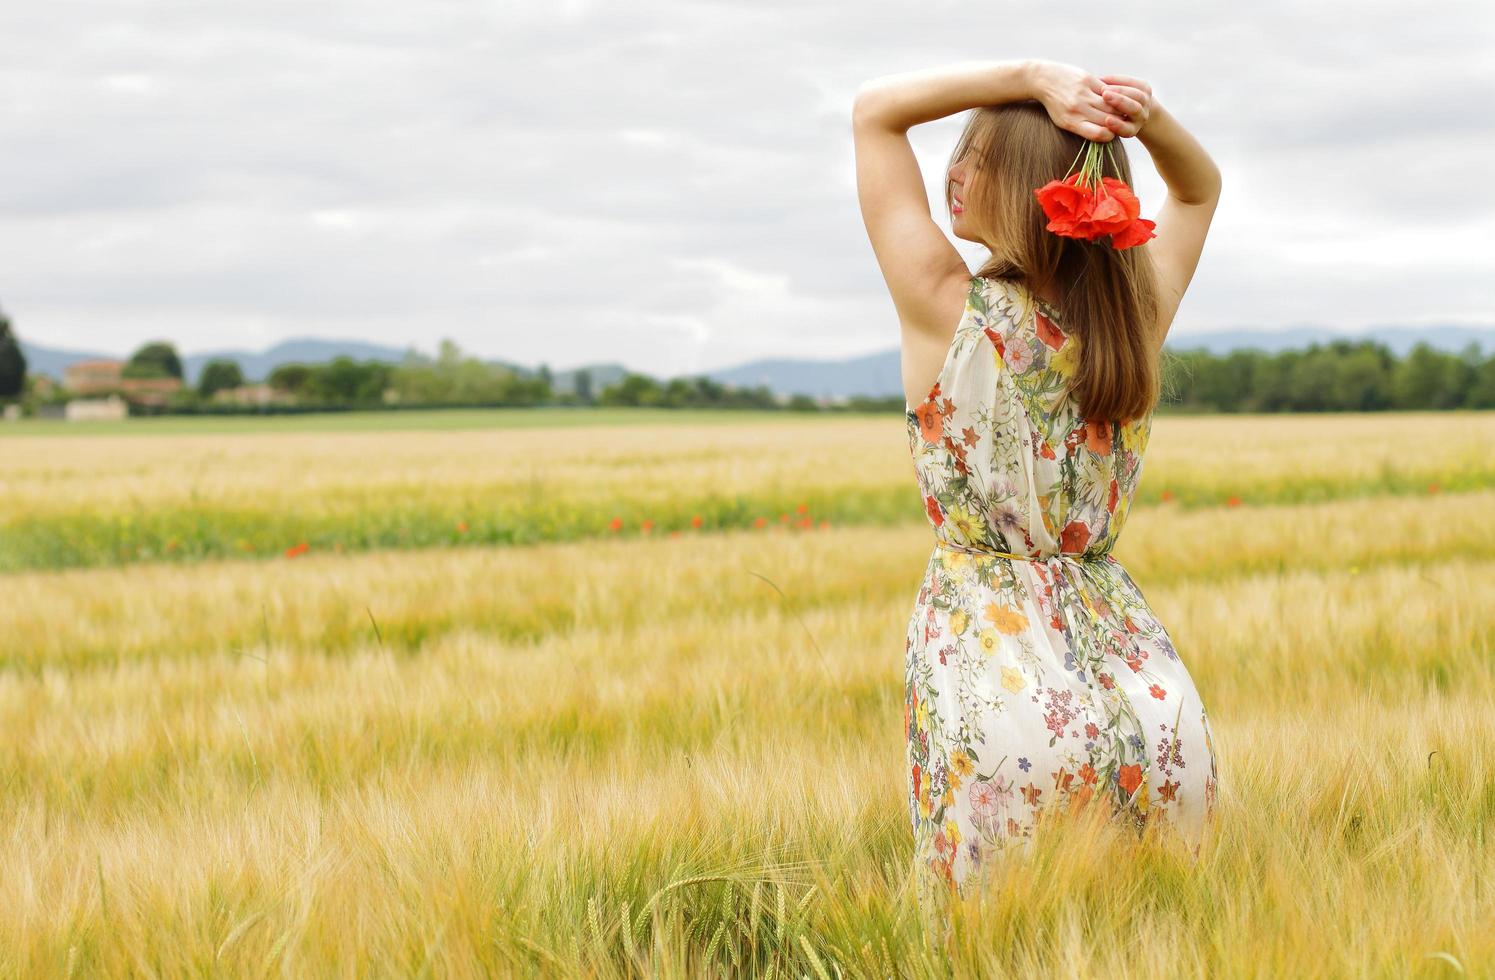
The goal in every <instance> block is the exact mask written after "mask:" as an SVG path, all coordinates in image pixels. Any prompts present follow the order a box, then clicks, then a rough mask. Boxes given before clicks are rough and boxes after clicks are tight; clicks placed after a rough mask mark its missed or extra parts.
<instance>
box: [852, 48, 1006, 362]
mask: <svg viewBox="0 0 1495 980" xmlns="http://www.w3.org/2000/svg"><path fill="white" fill-rule="evenodd" d="M1029 66H1030V63H1029V62H1028V61H1026V60H1022V61H986V62H961V63H958V64H955V65H948V66H943V67H939V68H929V69H924V70H920V71H911V72H903V73H900V74H895V75H885V76H882V77H880V78H874V79H872V80H870V81H868V82H865V83H863V84H862V86H861V88H860V89H858V90H857V94H856V99H855V101H854V103H853V105H852V136H853V143H854V147H855V154H856V179H857V199H858V201H859V202H860V204H861V210H862V221H863V223H864V224H865V225H866V228H867V237H868V238H869V239H870V240H871V242H872V251H873V253H874V254H875V255H876V257H877V264H878V266H879V267H880V268H881V269H882V274H883V279H884V280H885V281H886V282H887V285H888V291H889V293H890V294H891V295H892V298H893V306H894V307H895V308H896V310H897V312H898V318H899V321H900V322H901V324H902V326H903V333H904V337H905V347H907V346H908V339H909V338H910V336H911V335H912V336H913V338H914V339H913V343H915V344H924V345H929V346H932V347H934V348H937V349H941V350H942V349H943V345H947V344H948V342H949V339H950V334H951V332H952V331H953V330H954V329H955V323H956V321H958V320H959V319H960V313H961V310H962V309H963V308H964V306H965V298H966V292H967V289H968V288H969V279H970V270H969V269H968V268H966V264H965V260H964V259H962V258H961V257H960V253H959V252H958V251H957V250H956V249H955V246H954V245H953V244H951V242H950V240H949V239H948V238H946V237H945V233H944V232H943V231H941V230H940V227H939V225H937V224H936V223H935V221H934V218H933V216H932V215H931V213H930V208H929V196H928V193H927V192H926V190H925V188H924V178H923V175H922V174H921V173H920V172H919V164H918V162H917V161H916V160H915V158H914V151H913V148H912V147H911V146H910V145H909V140H908V130H909V129H910V128H911V127H913V126H916V125H918V124H920V123H926V122H931V121H933V120H935V119H942V118H944V117H945V116H949V115H953V114H954V113H957V112H963V111H964V110H966V109H971V108H975V107H976V106H982V105H992V104H997V103H1002V102H1013V101H1020V100H1022V99H1028V98H1032V97H1033V91H1032V78H1031V75H1030V72H1029Z"/></svg>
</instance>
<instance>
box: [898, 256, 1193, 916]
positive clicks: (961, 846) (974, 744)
mask: <svg viewBox="0 0 1495 980" xmlns="http://www.w3.org/2000/svg"><path fill="white" fill-rule="evenodd" d="M1078 347H1079V338H1078V337H1077V336H1070V335H1069V334H1068V333H1066V331H1065V329H1064V327H1063V326H1061V318H1060V316H1059V314H1058V312H1057V311H1056V310H1054V309H1053V308H1052V307H1051V306H1049V305H1048V304H1047V303H1046V302H1044V301H1043V300H1042V299H1041V298H1038V297H1037V296H1035V295H1034V294H1033V293H1031V292H1030V291H1029V290H1028V288H1027V287H1026V286H1025V285H1024V284H1023V283H1021V282H1020V281H1017V280H1007V279H992V278H985V277H975V278H973V279H972V280H971V287H970V292H969V295H968V297H967V302H966V308H965V313H964V315H963V316H962V318H961V321H960V325H959V326H958V327H957V328H956V332H955V337H954V339H953V340H952V342H951V345H950V349H949V351H948V353H947V354H946V357H945V363H944V365H943V366H942V368H941V370H940V374H939V378H938V380H937V381H936V382H935V384H934V386H933V388H931V390H930V392H929V394H928V396H927V398H926V399H925V400H924V402H923V403H921V404H920V405H918V406H916V407H913V408H909V409H908V411H907V413H906V420H907V428H908V444H909V450H910V452H911V453H912V456H913V462H914V471H915V474H916V477H917V479H918V484H919V488H920V490H921V491H922V494H923V498H924V500H923V503H924V510H925V513H926V514H927V515H928V518H929V522H930V524H931V525H932V526H933V528H934V537H935V546H934V550H933V552H932V554H931V555H930V558H929V563H928V565H927V567H926V568H925V572H924V578H923V581H922V582H921V583H920V587H919V593H918V599H917V601H916V603H915V605H914V610H913V615H912V616H911V617H910V618H909V621H908V637H907V653H906V660H905V685H904V740H905V746H906V753H907V765H908V807H909V818H910V820H911V822H912V824H913V832H914V843H915V858H914V859H915V862H916V869H915V870H916V871H917V872H918V881H919V888H920V895H921V902H928V900H929V897H930V894H931V893H930V891H929V890H930V889H934V892H933V894H934V897H937V898H945V897H948V896H950V895H959V894H965V893H967V892H969V890H970V889H969V888H968V887H967V886H966V885H965V883H966V881H967V880H968V878H969V877H970V876H971V875H972V874H973V873H974V872H977V871H979V870H980V869H981V868H982V867H983V866H984V865H986V864H988V863H989V862H990V861H991V860H992V859H993V856H994V855H997V854H999V853H1000V852H1003V851H1004V850H1006V849H1008V848H1012V847H1014V846H1021V845H1022V844H1024V843H1025V842H1027V841H1029V840H1030V839H1031V837H1032V833H1033V824H1034V820H1035V818H1036V817H1037V816H1038V814H1039V812H1040V811H1042V810H1044V809H1045V808H1049V807H1061V808H1065V809H1070V808H1076V807H1079V806H1082V805H1085V804H1089V803H1092V802H1093V803H1095V804H1098V805H1104V806H1108V807H1109V808H1110V813H1111V815H1112V816H1113V817H1115V818H1117V819H1120V820H1123V821H1125V822H1127V823H1128V824H1130V825H1134V826H1136V827H1137V828H1138V829H1139V830H1140V829H1142V828H1145V827H1146V826H1147V825H1148V824H1149V823H1166V824H1168V825H1169V826H1171V827H1173V828H1176V829H1177V830H1178V831H1179V832H1180V833H1181V834H1182V835H1183V836H1184V838H1185V839H1186V840H1187V841H1189V842H1190V843H1191V844H1192V847H1193V850H1194V852H1195V853H1197V852H1198V848H1199V844H1200V842H1201V841H1202V839H1203V835H1204V833H1205V831H1206V829H1207V827H1208V826H1209V825H1211V824H1212V822H1213V821H1212V818H1213V814H1214V809H1215V785H1216V771H1215V755H1214V743H1213V739H1212V737H1211V732H1210V726H1209V720H1208V715H1207V713H1206V711H1205V708H1204V705H1203V704H1202V703H1201V702H1200V698H1199V692H1198V691H1197V690H1196V689H1195V687H1194V682H1193V680H1192V679H1191V678H1190V676H1189V672H1188V671H1187V670H1186V669H1185V667H1184V664H1183V661H1182V660H1180V659H1179V655H1178V651H1177V650H1175V649H1174V646H1173V643H1172V641H1171V640H1170V639H1169V636H1168V632H1167V631H1166V630H1165V629H1164V628H1163V625H1162V624H1161V623H1160V622H1158V620H1157V618H1156V617H1155V616H1154V615H1153V613H1152V610H1151V609H1150V608H1149V607H1148V604H1147V601H1146V600H1145V599H1144V598H1143V596H1142V593H1141V590H1139V589H1138V587H1137V585H1136V583H1135V582H1133V581H1132V579H1131V576H1129V575H1128V574H1127V572H1126V570H1125V569H1124V568H1123V567H1122V565H1121V564H1120V563H1119V562H1118V561H1117V560H1116V559H1115V558H1114V557H1112V556H1111V549H1112V547H1113V546H1114V545H1115V543H1116V539H1117V537H1118V536H1119V535H1120V534H1121V528H1122V526H1123V524H1125V522H1126V517H1127V513H1128V511H1129V509H1130V506H1131V502H1132V498H1133V496H1134V495H1135V493H1136V490H1137V484H1138V480H1139V478H1140V476H1141V471H1142V456H1143V452H1144V450H1145V449H1146V448H1147V440H1148V436H1149V435H1150V434H1151V429H1152V416H1151V415H1150V414H1149V415H1146V416H1143V417H1142V418H1140V419H1134V420H1132V421H1130V422H1127V423H1125V424H1122V423H1115V422H1101V423H1097V422H1092V421H1089V420H1087V419H1085V418H1083V417H1081V416H1080V415H1079V414H1078V410H1077V406H1076V404H1075V403H1074V400H1073V398H1072V397H1071V396H1069V395H1067V394H1066V393H1065V392H1064V385H1065V383H1066V382H1067V380H1068V379H1069V378H1070V377H1072V376H1073V374H1074V371H1075V369H1076V367H1077V364H1078V360H1077V358H1078Z"/></svg>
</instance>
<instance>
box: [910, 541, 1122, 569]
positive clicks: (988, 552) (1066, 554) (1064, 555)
mask: <svg viewBox="0 0 1495 980" xmlns="http://www.w3.org/2000/svg"><path fill="white" fill-rule="evenodd" d="M934 546H935V547H936V548H942V549H944V550H945V551H958V552H961V553H962V554H967V555H977V556H982V557H987V558H1011V559H1014V560H1016V561H1044V562H1047V561H1054V560H1055V559H1068V560H1069V561H1077V562H1084V563H1087V564H1093V563H1095V562H1103V561H1106V560H1108V559H1109V558H1110V557H1111V556H1110V553H1109V552H1107V553H1106V554H1103V555H1086V554H1085V553H1084V552H1074V551H1056V552H1054V553H1053V554H1051V555H1019V554H1015V553H1014V552H1011V551H994V550H992V549H990V548H971V547H966V546H964V545H958V544H955V543H954V542H952V541H945V540H943V539H941V538H936V539H935V541H934Z"/></svg>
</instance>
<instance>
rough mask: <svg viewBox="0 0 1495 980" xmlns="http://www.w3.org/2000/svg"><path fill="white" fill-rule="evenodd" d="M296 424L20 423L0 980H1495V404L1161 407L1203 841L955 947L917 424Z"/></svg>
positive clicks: (1101, 868) (3, 565)
mask: <svg viewBox="0 0 1495 980" xmlns="http://www.w3.org/2000/svg"><path fill="white" fill-rule="evenodd" d="M305 425H306V423H305V422H304V420H303V421H302V423H301V424H300V425H299V426H298V427H296V428H294V429H292V428H289V427H287V428H286V429H285V431H277V429H276V427H275V425H274V424H273V423H266V424H265V426H264V427H263V428H259V429H254V430H249V431H239V432H231V433H223V432H214V431H212V430H211V423H207V422H205V423H204V424H203V427H202V428H201V430H194V429H193V428H192V427H191V426H179V427H178V428H176V429H173V430H171V431H162V432H159V433H151V432H140V431H134V432H131V433H129V434H124V433H121V434H118V435H109V434H107V433H99V432H95V431H88V432H85V433H84V434H67V433H59V432H57V431H56V430H55V429H53V430H46V429H43V428H40V427H37V428H33V429H29V430H25V431H16V432H14V433H13V434H6V435H0V496H3V500H4V503H5V509H4V513H3V515H0V553H3V552H4V551H5V550H7V549H8V552H9V553H8V554H6V555H5V556H4V557H3V558H0V570H3V572H4V573H3V574H0V596H3V601H0V751H3V756H0V772H3V774H4V785H3V788H0V821H3V825H4V826H5V828H6V831H7V832H6V834H5V835H4V837H3V838H0V972H3V974H4V975H6V976H24V977H51V976H59V977H63V976H152V977H176V976H202V975H214V976H251V977H262V976H454V977H479V976H535V977H541V976H544V977H549V976H666V977H673V976H705V975H728V976H773V977H781V976H793V977H801V976H808V977H821V978H832V977H889V976H909V977H913V976H942V975H947V974H952V973H953V974H954V975H957V976H990V977H995V976H1015V977H1028V976H1066V977H1082V976H1096V977H1102V976H1105V977H1113V976H1139V977H1144V976H1145V977H1152V976H1201V977H1205V976H1207V977H1234V976H1243V977H1244V976H1251V977H1261V976H1273V977H1315V976H1419V977H1421V976H1426V977H1453V976H1490V975H1495V849H1492V846H1491V845H1492V835H1495V642H1492V641H1495V574H1492V573H1495V458H1492V454H1491V453H1490V450H1489V447H1490V446H1491V445H1495V413H1444V414H1415V413H1409V414H1405V415H1346V416H1337V417H1336V416H1322V417H1314V418H1306V417H1277V418H1271V417H1261V416H1243V417H1233V418H1220V417H1214V418H1184V417H1176V418H1175V417H1159V418H1158V419H1157V421H1156V423H1155V431H1154V434H1153V442H1152V445H1151V447H1150V450H1149V455H1148V458H1147V463H1146V466H1145V469H1144V475H1143V479H1142V490H1141V492H1140V494H1139V500H1138V505H1137V507H1136V508H1135V509H1134V510H1133V512H1132V515H1131V517H1130V520H1129V522H1128V524H1127V527H1126V529H1125V531H1124V533H1123V534H1122V537H1121V541H1120V544H1119V545H1118V547H1117V551H1116V554H1117V557H1118V558H1119V559H1121V560H1122V561H1123V562H1124V563H1125V565H1126V567H1127V569H1128V570H1129V572H1130V573H1131V575H1132V577H1133V578H1134V579H1135V580H1136V582H1137V583H1138V585H1139V586H1140V587H1141V588H1142V589H1143V591H1144V593H1145V595H1146V596H1147V599H1148V601H1149V602H1150V603H1151V605H1152V606H1153V608H1154V609H1155V610H1156V611H1157V613H1158V615H1159V617H1160V618H1161V619H1162V621H1163V622H1164V623H1165V624H1166V625H1167V626H1168V628H1169V631H1170V633H1171V634H1172V636H1173V638H1174V640H1175V642H1176V644H1177V647H1178V649H1179V651H1180V654H1181V655H1182V657H1183V658H1184V661H1185V663H1186V664H1188V666H1189V669H1190V671H1191V673H1192V674H1193V676H1194V678H1195V680H1196V682H1197V684H1198V687H1199V689H1200V693H1201V695H1202V696H1203V697H1204V698H1205V699H1206V702H1207V704H1208V707H1209V710H1210V719H1211V724H1212V726H1213V728H1214V731H1215V734H1216V741H1217V745H1216V751H1217V753H1218V764H1219V773H1220V795H1219V811H1218V823H1217V830H1216V833H1215V834H1214V836H1213V837H1212V838H1211V839H1210V840H1209V841H1208V842H1207V847H1206V849H1205V851H1204V853H1203V856H1202V857H1201V859H1200V860H1199V861H1198V862H1192V861H1189V860H1187V859H1185V858H1182V857H1181V856H1179V855H1177V854H1175V853H1172V852H1170V851H1169V850H1168V849H1167V848H1165V847H1162V846H1153V845H1152V844H1151V843H1148V844H1145V845H1139V844H1135V843H1131V844H1128V843H1127V842H1126V841H1125V839H1123V838H1116V837H1113V836H1111V833H1110V830H1109V828H1107V827H1105V826H1076V827H1073V828H1067V829H1063V830H1060V829H1057V828H1056V830H1055V832H1054V833H1053V834H1052V835H1051V836H1045V837H1043V838H1041V840H1040V842H1039V844H1040V846H1038V847H1037V848H1035V850H1034V852H1033V855H1032V857H1031V858H1030V859H1027V860H1025V861H1022V862H1013V863H1012V864H1010V865H1008V866H1005V867H1003V868H1002V869H1001V872H1000V873H999V874H998V875H996V876H994V878H993V880H992V881H991V882H990V887H989V889H988V892H987V894H984V895H983V896H982V897H981V901H980V902H979V904H976V903H973V904H972V905H971V906H970V907H968V908H964V909H961V910H960V914H959V917H958V919H957V920H956V921H955V923H954V932H953V935H952V936H951V937H950V939H949V941H950V945H949V946H948V947H945V946H942V945H940V944H938V943H934V942H932V941H931V930H930V929H929V927H928V924H927V923H925V922H924V921H923V920H922V919H921V917H920V915H919V912H918V910H917V908H916V907H915V903H914V899H913V891H912V882H911V879H910V875H909V869H908V863H909V859H910V856H911V853H912V839H911V836H910V831H909V827H908V823H907V819H908V810H907V803H906V798H905V793H906V788H907V787H906V779H907V776H906V773H905V772H904V769H903V766H904V761H903V742H902V727H901V726H902V712H903V705H902V693H903V666H904V665H903V656H904V651H903V636H904V627H905V624H906V620H907V616H908V615H909V612H910V611H911V609H912V606H913V602H914V598H915V592H916V590H917V587H918V582H919V577H920V575H921V574H922V572H923V568H924V563H925V561H926V560H927V558H928V554H929V549H930V547H931V544H932V532H931V530H930V528H929V527H928V526H927V524H926V523H924V518H923V513H922V508H921V506H920V502H919V498H918V495H917V492H916V490H915V487H914V483H913V475H912V469H911V464H910V463H909V461H908V458H907V448H906V444H905V442H904V439H903V431H902V428H901V425H902V423H901V420H899V419H898V418H896V417H894V418H892V419H887V418H841V419H795V420H792V421H784V420H778V419H776V418H774V417H772V416H768V417H763V418H761V419H760V420H756V421H747V422H734V424H731V425H715V426H713V425H709V424H706V423H692V424H676V425H661V424H657V423H655V422H652V421H649V420H647V419H643V418H640V419H639V420H635V421H628V420H626V419H624V420H622V421H619V420H616V419H614V420H611V421H610V422H609V423H608V424H607V425H605V426H603V425H599V426H596V427H589V426H584V425H578V426H572V427H560V428H557V427H541V426H536V427H529V428H526V427H523V426H519V427H496V426H495V427H492V428H487V429H484V428H475V429H468V430H462V431H444V430H442V429H440V428H432V429H429V430H418V429H410V430H401V431H390V432H362V431H354V432H347V431H344V432H317V431H315V430H310V431H309V430H308V429H307V428H306V427H305ZM807 461H808V462H807ZM495 515H501V517H500V516H495ZM703 515H704V518H705V519H703V520H693V518H699V517H702V516H703ZM521 519H522V520H521ZM614 519H620V523H619V524H614V523H611V522H612V521H613V520H614ZM646 521H647V522H657V523H650V525H649V527H648V528H647V529H646V528H645V527H644V526H643V522H646ZM142 528H143V529H144V530H142ZM515 528H520V529H524V530H526V533H524V534H516V533H509V532H510V531H513V530H514V529H515ZM402 529H403V533H401V532H402ZM505 529H508V530H505ZM121 535H124V536H125V537H126V538H127V539H128V546H121V545H120V540H121V538H120V536H121ZM240 540H248V541H249V542H250V547H248V548H243V547H238V546H237V544H236V542H238V541H240ZM170 541H175V542H176V545H175V546H174V547H171V548H167V547H166V543H167V542H170ZM301 543H305V544H306V545H307V547H304V548H302V547H299V544H301ZM288 549H289V550H288Z"/></svg>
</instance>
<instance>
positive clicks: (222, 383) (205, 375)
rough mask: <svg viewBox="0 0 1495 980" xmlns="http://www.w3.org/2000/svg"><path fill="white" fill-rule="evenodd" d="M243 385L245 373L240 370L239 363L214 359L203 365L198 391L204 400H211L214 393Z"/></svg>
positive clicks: (198, 381) (198, 380)
mask: <svg viewBox="0 0 1495 980" xmlns="http://www.w3.org/2000/svg"><path fill="white" fill-rule="evenodd" d="M243 383H244V372H243V371H242V370H240V369H239V362H238V361H232V360H227V359H222V358H214V359H213V360H211V361H209V362H208V363H206V364H204V365H203V367H202V376H201V377H200V378H198V379H197V390H198V391H200V392H202V395H203V397H204V398H211V397H212V396H213V393H214V392H218V391H223V390H224V389H226V388H237V387H239V386H240V385H242V384H243Z"/></svg>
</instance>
